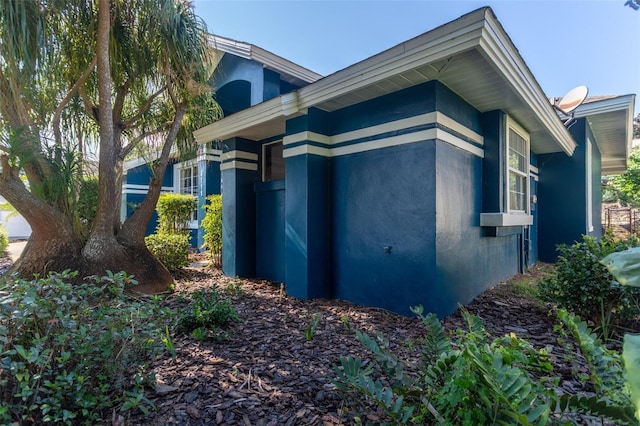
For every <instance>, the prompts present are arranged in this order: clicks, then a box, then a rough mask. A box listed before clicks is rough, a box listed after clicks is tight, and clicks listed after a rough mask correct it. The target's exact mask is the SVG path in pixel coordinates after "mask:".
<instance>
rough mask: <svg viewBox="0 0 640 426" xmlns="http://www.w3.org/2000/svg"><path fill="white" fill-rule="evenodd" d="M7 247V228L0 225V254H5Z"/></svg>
mask: <svg viewBox="0 0 640 426" xmlns="http://www.w3.org/2000/svg"><path fill="white" fill-rule="evenodd" d="M8 247H9V233H8V232H7V228H5V227H4V226H3V225H0V254H2V253H5V252H6V251H7V248H8Z"/></svg>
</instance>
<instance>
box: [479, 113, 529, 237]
mask: <svg viewBox="0 0 640 426" xmlns="http://www.w3.org/2000/svg"><path fill="white" fill-rule="evenodd" d="M505 117H506V120H505V126H504V129H503V141H504V148H503V150H502V152H501V155H502V157H503V159H502V164H500V167H502V175H503V177H504V178H503V180H502V188H501V190H502V206H501V207H502V211H501V212H497V213H481V214H480V226H488V227H504V226H529V225H533V216H532V215H531V187H530V180H531V174H530V168H531V164H530V162H531V138H530V135H529V133H528V132H527V131H526V130H524V128H522V127H521V126H520V125H519V124H518V123H516V122H515V121H514V120H513V119H512V118H511V117H509V116H508V115H506V114H505ZM510 130H513V131H514V132H515V133H516V134H518V135H519V136H520V137H522V138H523V139H524V140H525V142H526V149H525V152H526V159H525V168H526V170H524V171H522V170H517V169H512V168H511V167H509V133H510ZM512 170H513V171H514V172H515V173H517V174H518V175H519V176H521V177H523V178H524V180H525V181H524V190H525V203H526V206H525V210H512V209H511V208H510V205H511V203H510V201H511V200H510V194H511V188H510V181H509V176H510V173H511V171H512Z"/></svg>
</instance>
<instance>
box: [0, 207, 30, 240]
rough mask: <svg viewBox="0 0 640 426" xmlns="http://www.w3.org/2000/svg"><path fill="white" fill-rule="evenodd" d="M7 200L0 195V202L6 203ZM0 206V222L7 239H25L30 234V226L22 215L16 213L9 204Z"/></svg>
mask: <svg viewBox="0 0 640 426" xmlns="http://www.w3.org/2000/svg"><path fill="white" fill-rule="evenodd" d="M6 203H7V200H5V199H4V197H0V204H6ZM2 207H3V208H0V224H2V226H4V227H5V229H6V230H7V235H8V236H9V241H16V240H26V239H28V238H29V237H30V236H31V226H29V223H27V221H26V220H25V218H24V217H22V215H20V214H18V212H16V211H15V210H13V209H12V208H10V206H6V208H4V207H5V206H2Z"/></svg>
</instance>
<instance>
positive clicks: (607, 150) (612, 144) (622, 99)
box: [574, 95, 635, 175]
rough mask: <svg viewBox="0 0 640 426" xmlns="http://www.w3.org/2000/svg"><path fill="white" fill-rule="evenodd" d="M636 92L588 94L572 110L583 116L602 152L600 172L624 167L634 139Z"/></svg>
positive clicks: (606, 172) (610, 171)
mask: <svg viewBox="0 0 640 426" xmlns="http://www.w3.org/2000/svg"><path fill="white" fill-rule="evenodd" d="M634 103H635V95H622V96H601V97H594V98H587V100H586V101H585V103H583V104H582V105H580V106H579V107H578V108H577V109H576V110H575V115H574V117H575V118H586V120H587V122H588V123H589V127H590V128H591V132H592V133H593V137H594V138H595V142H596V144H597V145H598V149H599V150H600V154H601V156H602V174H603V175H615V174H620V173H624V172H625V171H626V170H627V160H628V158H629V154H630V153H631V143H632V140H633V109H634Z"/></svg>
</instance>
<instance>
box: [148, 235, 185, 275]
mask: <svg viewBox="0 0 640 426" xmlns="http://www.w3.org/2000/svg"><path fill="white" fill-rule="evenodd" d="M144 241H145V243H146V244H147V248H148V249H149V251H150V252H151V253H153V255H154V256H155V257H156V258H157V259H158V260H159V261H160V262H162V264H163V265H164V266H165V267H166V268H167V269H168V270H170V271H175V270H177V269H180V268H183V267H185V266H188V265H189V247H190V244H189V235H185V234H166V233H158V234H151V235H148V236H147V237H145V239H144Z"/></svg>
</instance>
